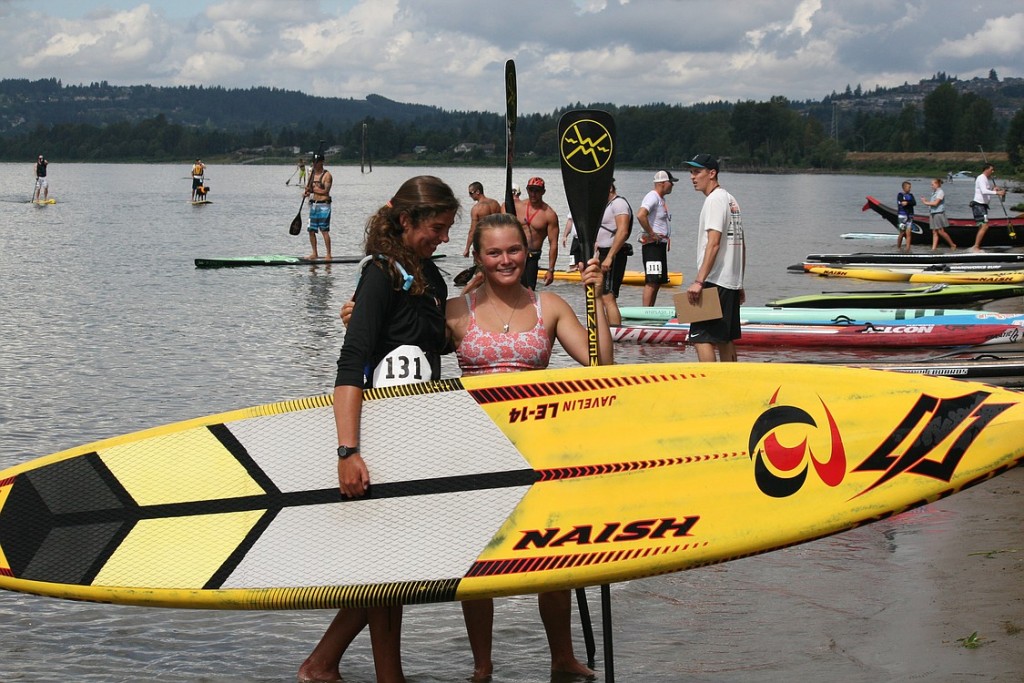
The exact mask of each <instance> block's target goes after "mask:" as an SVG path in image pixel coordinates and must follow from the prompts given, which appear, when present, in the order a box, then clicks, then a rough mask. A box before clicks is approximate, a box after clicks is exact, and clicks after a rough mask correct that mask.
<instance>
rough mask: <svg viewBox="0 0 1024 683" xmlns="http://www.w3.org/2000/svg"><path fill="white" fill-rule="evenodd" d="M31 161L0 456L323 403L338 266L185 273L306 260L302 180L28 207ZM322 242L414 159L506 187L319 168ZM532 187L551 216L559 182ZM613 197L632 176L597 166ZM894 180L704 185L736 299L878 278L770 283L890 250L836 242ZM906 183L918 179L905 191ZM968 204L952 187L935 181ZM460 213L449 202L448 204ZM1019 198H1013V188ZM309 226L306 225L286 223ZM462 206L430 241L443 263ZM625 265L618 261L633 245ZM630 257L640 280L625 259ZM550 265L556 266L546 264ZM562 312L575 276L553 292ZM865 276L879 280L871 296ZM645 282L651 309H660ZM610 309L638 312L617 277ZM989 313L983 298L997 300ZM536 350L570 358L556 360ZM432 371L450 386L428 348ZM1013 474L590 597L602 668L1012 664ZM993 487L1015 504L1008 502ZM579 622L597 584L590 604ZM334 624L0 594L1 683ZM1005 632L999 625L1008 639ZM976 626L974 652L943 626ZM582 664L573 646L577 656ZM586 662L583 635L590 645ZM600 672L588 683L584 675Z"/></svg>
mask: <svg viewBox="0 0 1024 683" xmlns="http://www.w3.org/2000/svg"><path fill="white" fill-rule="evenodd" d="M33 169H34V166H33V165H32V164H31V163H25V164H17V165H14V164H0V468H5V467H9V466H11V465H14V464H15V463H18V462H22V461H25V460H28V459H31V458H34V457H38V456H41V455H45V454H48V453H52V452H54V451H57V450H61V449H64V448H68V447H71V446H74V445H78V444H81V443H84V442H88V441H92V440H96V439H100V438H104V437H109V436H114V435H117V434H122V433H125V432H129V431H134V430H138V429H142V428H144V427H150V426H155V425H158V424H164V423H167V422H172V421H176V420H182V419H186V418H191V417H197V416H201V415H207V414H211V413H215V412H219V411H225V410H230V409H235V408H241V407H245V406H250V405H255V404H260V403H267V402H272V401H278V400H283V399H290V398H297V397H302V396H308V395H313V394H320V393H325V392H328V391H329V390H330V388H331V385H332V383H333V378H334V369H335V359H336V357H337V353H338V349H339V348H340V345H341V340H342V337H343V329H342V326H341V324H340V321H339V320H338V317H337V312H338V310H339V308H340V306H341V304H342V302H343V301H344V300H345V299H346V298H347V297H348V296H349V295H350V293H351V291H352V288H353V282H354V275H355V267H354V266H348V265H334V266H330V267H327V266H318V267H283V268H240V269H227V270H197V269H195V268H194V267H193V259H194V258H196V257H200V256H227V255H246V254H261V253H294V254H298V255H304V254H305V253H307V250H308V248H309V246H308V241H307V239H306V236H305V231H303V235H302V236H300V237H292V236H290V235H289V234H288V232H287V228H288V225H289V223H290V222H291V220H292V218H293V217H294V216H295V212H296V211H297V210H298V208H299V203H300V199H301V193H300V192H299V190H298V189H297V188H296V187H295V186H294V184H293V185H291V186H289V185H286V183H285V181H286V180H287V179H288V178H289V176H290V174H291V172H292V168H291V167H286V166H262V167H247V166H211V167H209V168H208V183H209V185H210V187H211V194H210V197H211V199H212V200H213V203H212V204H210V205H207V206H200V207H193V206H191V205H190V204H189V203H188V201H187V200H188V198H189V192H190V180H189V179H188V172H189V165H187V164H182V165H92V164H77V165H68V164H62V163H60V162H59V161H56V162H55V163H52V164H51V165H50V183H51V187H50V195H51V196H53V197H56V198H57V203H56V204H55V205H53V206H48V207H43V208H40V207H36V206H33V205H31V204H29V203H28V200H29V199H30V197H31V191H32V183H33ZM331 170H332V171H333V172H334V176H335V184H334V196H335V203H334V218H333V230H332V236H333V238H334V244H335V246H334V252H335V254H349V253H358V252H359V251H360V243H361V238H362V228H363V223H364V220H365V218H366V216H367V215H368V214H369V213H370V212H371V211H373V210H375V209H376V208H377V207H378V206H379V205H380V204H382V203H383V202H384V201H386V200H387V199H388V198H389V197H390V196H391V193H393V192H394V190H395V189H396V188H397V187H398V185H399V184H400V183H401V182H402V181H403V180H404V179H405V178H407V177H409V176H411V175H415V174H418V173H433V174H436V175H439V176H441V177H442V178H444V179H445V180H447V181H448V182H449V183H450V184H451V185H452V187H453V188H454V189H455V190H456V191H457V193H458V195H459V196H460V197H465V194H466V192H465V189H466V186H467V185H468V183H469V182H471V181H473V180H480V181H481V182H483V183H484V186H485V190H486V193H487V194H488V195H489V196H492V197H499V198H500V197H501V195H502V194H503V192H502V190H501V188H500V185H501V183H502V182H503V179H504V169H499V168H487V169H470V168H422V169H420V168H415V169H414V168H385V167H378V168H377V169H375V170H374V172H373V173H370V174H366V175H361V174H360V173H359V171H358V169H356V168H352V167H335V168H332V169H331ZM673 170H674V172H675V174H676V175H678V176H680V177H681V178H683V182H681V183H680V184H679V185H677V186H676V189H675V192H674V193H673V194H671V195H670V196H669V197H668V203H669V207H670V209H671V212H672V214H673V224H674V226H675V230H676V240H675V241H674V245H673V249H672V251H671V255H670V267H671V269H672V270H682V271H684V272H685V273H686V274H687V275H689V276H692V273H693V269H694V263H695V257H694V253H693V252H694V247H695V243H696V236H695V224H696V218H697V214H698V213H699V210H700V204H701V201H702V197H701V196H700V195H698V194H697V193H695V192H694V191H693V190H692V189H691V187H690V185H689V181H688V176H687V174H685V173H684V172H682V171H681V170H679V169H673ZM531 175H541V176H544V177H545V178H546V179H547V181H548V187H549V191H548V195H547V197H546V199H547V200H548V201H549V203H551V205H552V206H553V207H554V208H555V210H556V211H557V212H558V214H559V216H560V218H562V219H564V216H565V214H566V204H565V199H564V195H563V194H562V193H561V183H560V179H559V177H558V176H559V174H558V171H557V170H552V169H545V170H539V169H531V168H523V169H521V170H518V171H517V173H516V180H517V181H518V182H519V184H520V185H524V186H525V181H526V179H527V178H528V177H530V176H531ZM616 175H617V177H618V185H619V189H620V192H621V193H622V194H623V195H624V196H626V197H627V198H628V199H629V200H630V201H631V203H632V204H633V206H634V208H638V207H639V204H640V200H641V199H642V197H643V195H644V194H645V193H646V192H647V190H648V189H649V188H650V187H651V180H652V178H653V171H644V172H640V171H620V172H618V173H617V174H616ZM902 180H903V179H902V178H891V177H890V178H884V177H853V176H817V175H784V176H755V175H735V176H733V175H731V174H728V173H725V174H724V175H723V176H722V182H723V185H725V187H726V188H727V189H729V190H730V191H731V192H733V194H735V195H736V196H737V198H738V199H739V201H740V203H741V205H742V208H743V214H744V227H745V229H746V234H747V240H748V245H749V267H748V273H747V290H748V297H749V301H748V303H750V304H763V303H765V302H767V301H769V300H771V299H774V298H778V297H782V296H790V295H797V294H803V293H809V292H817V291H821V290H827V289H833V290H834V289H855V288H872V287H875V288H879V287H877V286H875V285H871V284H867V283H863V284H858V283H853V282H850V283H846V282H839V281H836V280H823V279H818V278H815V277H813V276H807V275H802V274H792V273H788V272H787V271H786V266H787V265H789V264H791V263H796V262H799V261H800V260H802V258H803V257H804V256H805V255H806V254H808V253H811V252H838V251H860V250H877V251H885V250H891V249H892V247H893V244H894V243H895V234H894V233H893V239H892V240H891V241H890V240H886V241H878V240H870V241H860V242H854V241H846V240H843V239H841V238H840V234H841V233H845V232H887V231H888V232H891V231H892V230H891V228H890V227H889V226H888V224H886V223H884V222H883V221H882V220H881V219H880V218H878V217H877V216H875V215H874V214H870V213H862V212H861V211H860V207H861V205H862V204H863V202H864V196H865V195H866V194H874V195H876V196H879V197H880V198H883V199H885V200H887V201H891V199H892V197H894V196H895V193H896V192H897V191H898V190H899V183H900V181H902ZM912 180H913V181H914V189H915V191H916V192H917V193H918V195H922V194H925V192H926V190H927V187H928V183H927V180H926V179H912ZM946 187H947V190H948V192H947V197H948V204H949V205H950V210H951V213H952V215H966V214H967V212H968V210H967V208H966V205H967V202H968V201H969V200H970V193H971V187H970V184H969V183H959V184H958V183H950V184H947V186H946ZM463 201H465V202H467V204H468V202H469V201H470V200H469V198H468V197H465V199H464V200H463ZM1014 201H1016V199H1014ZM306 221H307V217H305V216H304V218H303V222H304V224H305V223H306ZM467 223H468V205H467V208H466V211H464V216H463V217H462V219H460V221H459V222H458V223H457V224H456V226H455V228H453V230H452V242H451V243H450V244H449V245H447V246H446V247H444V248H442V250H441V251H442V253H445V254H446V255H447V258H446V259H445V261H444V262H443V263H442V265H443V266H444V268H445V269H446V270H447V271H448V272H449V273H450V274H452V275H454V274H455V273H457V272H458V271H459V270H461V269H462V268H463V267H465V266H466V265H468V260H466V259H463V258H462V256H461V254H462V247H463V245H464V243H465V229H466V225H467ZM637 252H638V254H639V250H637ZM632 261H633V262H631V263H630V267H631V268H633V269H639V268H640V262H639V255H637V256H634V257H633V259H632ZM560 263H562V264H563V265H564V264H566V263H567V255H566V256H565V257H563V258H561V259H560ZM555 286H556V287H557V288H558V289H557V291H558V292H559V293H561V294H562V295H563V296H565V297H566V298H567V299H569V300H570V301H571V302H572V303H573V305H574V306H576V307H577V309H580V308H581V307H582V294H581V292H580V289H579V287H578V286H574V285H570V284H558V285H555ZM881 288H884V287H881ZM671 293H672V290H663V291H662V294H661V297H660V299H659V303H669V302H670V301H671ZM622 303H623V304H624V305H639V303H640V290H639V288H624V293H623V298H622ZM1020 306H1021V302H1020V301H1013V302H1003V303H1002V304H1000V307H999V310H1018V311H1019V310H1020ZM617 354H618V358H617V360H618V361H619V362H667V361H679V360H688V361H692V360H695V355H694V354H693V351H692V350H690V349H676V348H644V347H637V346H622V347H620V348H619V349H617ZM740 355H741V360H744V361H763V360H773V359H778V360H802V359H811V358H819V357H825V356H826V355H827V356H828V357H837V356H838V357H842V355H843V354H842V352H838V351H835V350H829V351H822V352H814V353H813V354H812V353H811V352H808V351H806V350H803V351H799V352H793V351H788V352H787V351H780V350H776V351H757V352H755V351H746V350H744V349H741V351H740ZM554 362H555V363H556V364H558V365H565V364H567V363H568V362H569V360H568V357H567V356H566V355H565V354H563V353H560V352H559V353H557V354H556V357H555V360H554ZM445 374H446V375H448V376H452V375H455V374H457V366H455V365H454V363H453V362H451V361H446V365H445ZM1022 475H1024V472H1022V471H1021V468H1018V469H1017V470H1015V471H1014V472H1011V473H1009V474H1007V475H1005V476H1004V477H1001V478H999V479H997V480H995V481H993V482H989V483H987V484H984V485H982V486H980V487H977V488H976V489H974V490H972V491H969V492H966V493H964V494H962V495H958V496H954V497H953V498H951V499H949V500H946V501H942V502H940V503H936V504H934V505H931V506H928V507H926V508H924V509H922V510H918V511H915V512H912V513H908V514H905V515H902V516H900V517H897V518H894V519H891V520H887V521H885V522H881V523H878V524H875V525H872V526H869V527H866V528H863V529H858V530H855V531H851V532H848V533H845V534H841V535H839V536H836V537H833V538H829V539H824V540H821V541H818V542H815V543H811V544H807V545H804V546H799V547H796V548H792V549H788V550H785V551H779V552H776V553H771V554H768V555H764V556H761V557H756V558H750V559H746V560H741V561H736V562H732V563H729V564H725V565H721V566H718V567H711V568H706V569H700V570H693V571H689V572H684V573H681V574H676V575H670V576H665V577H660V578H655V579H646V580H641V581H634V582H630V583H627V584H619V585H616V586H614V587H613V591H612V592H613V601H614V604H615V611H614V617H615V647H616V660H615V664H616V667H615V668H616V673H617V679H618V680H620V681H651V682H675V681H716V682H718V681H764V680H826V679H828V680H839V681H872V682H873V681H878V680H906V681H910V680H962V679H963V678H971V679H972V680H973V679H975V678H976V679H978V680H987V681H991V680H1005V681H1011V680H1012V681H1020V680H1022V679H1021V675H1022V673H1021V672H1024V637H1022V636H1021V635H1020V627H1024V565H1022V562H1024V531H1022V529H1024V512H1022V511H1021V506H1020V504H1019V500H1020V489H1021V487H1022V486H1024V476H1022ZM1014 501H1015V502H1014ZM591 595H592V600H591V603H592V609H593V610H594V618H595V623H596V624H597V625H599V623H600V611H599V609H598V600H597V591H596V590H594V591H593V592H592V594H591ZM535 605H536V601H535V600H534V599H533V598H530V597H523V598H511V599H505V600H501V601H499V606H498V615H497V618H496V626H495V642H496V651H497V656H496V665H497V671H498V673H497V675H496V676H495V681H496V682H500V681H547V680H550V679H549V676H548V674H547V673H546V670H547V659H546V646H545V644H544V636H543V630H542V629H541V627H540V623H539V619H538V618H537V616H536V607H535ZM330 616H331V613H329V612H324V611H309V612H276V613H275V612H244V613H238V612H207V611H191V610H159V609H143V608H134V607H118V606H105V605H90V604H78V603H72V602H66V601H60V600H54V599H48V598H39V597H32V596H24V595H19V594H14V593H0V680H2V681H44V680H45V681H65V680H67V681H71V680H73V681H77V682H110V681H141V680H145V681H290V680H294V676H295V671H296V670H297V668H298V665H299V663H300V662H301V661H302V659H303V658H304V657H305V656H306V654H307V653H308V651H309V650H310V648H311V647H312V645H313V643H314V642H315V640H316V639H317V638H318V637H319V635H320V633H321V632H322V630H323V628H324V626H325V625H326V624H327V622H328V621H329V619H330ZM1014 628H1016V631H1015V630H1014ZM973 631H978V632H979V635H980V636H981V637H983V639H984V640H983V641H982V642H983V647H982V648H979V649H977V650H968V649H965V648H963V647H960V644H959V643H958V642H957V639H958V638H962V637H966V636H969V635H970V634H971V633H972V632H973ZM403 637H404V652H405V668H406V672H407V673H408V674H409V679H410V681H413V682H416V683H428V682H437V681H452V680H465V678H466V677H467V676H468V674H469V673H470V671H471V669H472V660H471V658H470V654H469V647H468V643H467V642H466V639H465V632H464V627H463V623H462V616H461V610H459V609H458V608H457V607H456V606H454V605H450V604H444V605H431V606H423V607H412V608H409V609H408V610H407V611H406V627H405V629H404V636H403ZM577 650H578V652H579V653H582V652H583V644H582V638H580V642H579V645H578V648H577ZM598 657H599V661H598V668H599V669H602V668H603V667H602V666H601V662H600V642H599V646H598ZM343 672H344V673H345V674H346V680H347V681H350V683H358V682H360V681H370V680H372V678H373V669H372V662H371V659H370V656H369V645H368V641H367V640H366V638H365V636H363V637H362V638H361V639H360V640H359V641H357V642H356V644H355V645H354V646H353V648H352V650H351V651H350V653H349V655H347V657H346V665H345V667H344V670H343ZM598 680H601V677H600V676H599V679H598Z"/></svg>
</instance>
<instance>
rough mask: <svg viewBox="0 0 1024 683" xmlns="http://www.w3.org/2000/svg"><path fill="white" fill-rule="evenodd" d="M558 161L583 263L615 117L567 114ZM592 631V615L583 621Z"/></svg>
mask: <svg viewBox="0 0 1024 683" xmlns="http://www.w3.org/2000/svg"><path fill="white" fill-rule="evenodd" d="M558 145H559V157H560V159H561V165H562V185H563V186H564V187H565V198H566V200H567V201H568V203H569V213H571V214H572V220H573V224H574V225H575V226H576V238H577V239H579V241H580V249H581V253H582V254H583V255H584V258H585V260H588V259H589V256H590V255H591V254H593V253H594V242H595V240H596V239H597V231H598V228H600V227H601V218H602V217H603V216H604V209H605V206H607V204H608V190H609V189H610V188H611V186H612V180H613V178H614V173H615V120H614V119H613V118H612V116H611V114H609V113H608V112H606V111H600V110H597V109H583V110H574V111H569V112H566V113H565V114H563V115H562V118H561V119H559V121H558ZM586 293H587V294H586V296H587V351H588V355H589V357H590V364H591V365H599V364H600V361H599V359H598V347H597V294H596V292H595V291H594V286H593V285H587V288H586ZM576 599H577V601H578V602H579V605H580V612H581V617H582V616H583V612H584V608H585V605H586V601H585V596H584V595H583V589H582V588H579V589H577V591H576ZM611 602H612V599H611V590H610V588H609V587H608V584H603V585H602V586H601V617H602V630H603V631H604V667H605V671H604V680H605V681H607V682H608V683H614V681H615V664H614V658H613V652H612V610H611ZM583 621H584V622H585V625H586V626H587V627H589V621H590V619H589V610H587V615H586V617H585V618H584V619H583ZM592 641H593V636H592V635H591V637H590V638H589V639H588V643H587V655H588V659H589V660H590V661H589V662H588V663H589V665H590V666H591V667H593V666H594V663H593V644H592Z"/></svg>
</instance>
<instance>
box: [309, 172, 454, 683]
mask: <svg viewBox="0 0 1024 683" xmlns="http://www.w3.org/2000/svg"><path fill="white" fill-rule="evenodd" d="M458 211H459V201H458V199H456V198H455V195H454V193H453V192H452V190H451V188H450V187H449V186H448V185H447V184H445V183H444V182H443V181H442V180H440V179H439V178H435V177H433V176H417V177H414V178H410V179H409V180H407V181H405V183H403V184H402V186H401V187H400V188H399V189H398V192H396V193H395V196H394V197H393V198H392V199H391V201H389V202H388V203H387V204H385V205H384V206H382V207H381V208H380V209H379V210H378V211H377V212H376V213H375V214H373V215H372V216H371V217H370V219H369V220H368V221H367V224H366V241H365V251H366V254H367V255H368V256H372V257H373V258H372V260H370V261H369V262H368V263H367V264H366V266H365V268H364V270H363V272H362V276H361V277H360V280H359V284H358V285H357V286H356V291H355V295H354V302H355V303H354V306H353V307H351V308H350V310H351V312H352V313H351V318H350V319H349V321H348V329H347V331H346V334H345V341H344V344H343V346H342V348H341V353H340V355H339V357H338V375H337V379H336V380H335V387H334V419H335V426H336V430H337V435H338V461H337V462H338V485H339V488H340V489H341V493H342V495H343V496H345V497H346V498H357V497H360V496H362V495H364V494H365V493H366V491H367V487H368V486H369V485H370V483H371V481H372V479H373V477H372V468H373V456H374V454H373V453H363V452H362V451H361V450H360V447H359V443H360V441H359V436H360V419H361V414H362V406H363V390H364V389H368V388H372V387H382V386H394V385H396V384H405V383H410V382H416V381H427V380H436V379H440V377H441V355H442V354H443V353H445V352H446V351H447V350H448V349H447V348H446V347H447V346H448V340H447V334H446V331H445V305H446V301H447V298H448V287H447V285H446V284H445V281H444V277H443V276H442V275H441V272H440V271H439V270H438V269H437V266H436V265H434V262H433V261H432V260H431V259H430V257H431V256H432V255H433V254H434V251H435V250H436V249H437V247H438V246H440V245H441V244H444V243H445V242H447V241H448V231H449V230H450V229H451V226H452V224H453V223H454V222H455V217H456V215H457V213H458ZM405 361H408V362H405ZM395 368H406V369H408V368H419V369H420V370H421V372H420V374H419V375H418V376H413V375H414V374H415V373H409V376H406V377H398V376H392V374H391V373H392V372H393V370H394V369H395ZM355 504H356V505H358V503H355ZM366 625H369V627H370V642H371V646H372V650H373V661H374V669H375V671H376V676H377V681H379V682H380V683H396V682H398V683H401V682H403V681H405V675H404V673H403V671H402V661H401V648H400V646H401V627H402V606H401V605H393V606H387V607H371V608H359V609H356V608H349V609H342V610H340V611H339V612H338V614H337V616H335V618H334V620H333V621H332V622H331V624H330V626H328V628H327V631H326V632H325V633H324V635H323V636H322V637H321V639H320V641H319V642H318V643H317V645H316V647H315V648H314V649H313V651H312V652H311V653H310V655H309V656H308V657H307V658H306V660H305V661H304V662H303V663H302V665H301V667H300V668H299V673H298V678H299V680H300V681H338V680H341V675H340V672H339V664H340V661H341V657H342V655H343V654H344V652H345V650H346V648H347V647H348V645H349V644H350V643H351V642H352V640H353V639H354V638H355V637H356V635H358V634H359V632H360V631H362V629H363V627H365V626H366Z"/></svg>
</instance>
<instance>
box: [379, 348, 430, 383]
mask: <svg viewBox="0 0 1024 683" xmlns="http://www.w3.org/2000/svg"><path fill="white" fill-rule="evenodd" d="M429 379H430V361H429V360H428V359H427V354H425V353H423V349H421V348H420V347H418V346H413V345H412V344H405V345H403V346H399V347H398V348H396V349H394V350H393V351H392V352H391V353H389V354H388V355H386V356H384V358H382V359H381V361H380V363H378V364H377V367H376V368H374V369H373V386H374V388H378V389H379V388H381V387H396V386H400V385H402V384H415V383H416V382H426V381H427V380H429Z"/></svg>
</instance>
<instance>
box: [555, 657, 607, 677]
mask: <svg viewBox="0 0 1024 683" xmlns="http://www.w3.org/2000/svg"><path fill="white" fill-rule="evenodd" d="M596 676H597V672H595V671H594V670H593V669H591V668H589V667H588V666H587V665H585V664H583V662H580V661H579V660H577V659H573V660H567V661H564V662H551V680H552V681H566V682H568V681H578V680H580V679H583V678H594V677H596Z"/></svg>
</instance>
